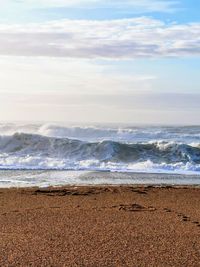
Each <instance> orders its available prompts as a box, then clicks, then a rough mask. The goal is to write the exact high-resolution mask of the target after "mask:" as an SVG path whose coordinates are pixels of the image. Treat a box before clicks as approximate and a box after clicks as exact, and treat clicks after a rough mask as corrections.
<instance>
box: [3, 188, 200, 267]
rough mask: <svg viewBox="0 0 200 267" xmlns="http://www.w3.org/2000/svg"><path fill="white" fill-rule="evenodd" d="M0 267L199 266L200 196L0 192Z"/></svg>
mask: <svg viewBox="0 0 200 267" xmlns="http://www.w3.org/2000/svg"><path fill="white" fill-rule="evenodd" d="M0 266H91V267H93V266H102V267H103V266H159V267H160V266H164V267H167V266H173V267H174V266H200V189H199V188H194V187H179V188H173V187H165V188H154V187H151V186H150V187H132V186H121V187H119V186H115V187H112V186H105V187H103V186H101V187H98V186H96V187H63V188H49V189H37V188H32V189H0Z"/></svg>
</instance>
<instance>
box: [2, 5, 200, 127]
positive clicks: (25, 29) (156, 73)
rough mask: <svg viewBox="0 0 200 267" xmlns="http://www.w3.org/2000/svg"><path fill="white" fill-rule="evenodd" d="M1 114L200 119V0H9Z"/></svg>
mask: <svg viewBox="0 0 200 267" xmlns="http://www.w3.org/2000/svg"><path fill="white" fill-rule="evenodd" d="M0 5H1V9H0V81H1V83H0V120H1V121H66V122H115V123H117V122H125V123H156V124H157V123H161V124H177V123H178V124H200V104H199V103H200V72H199V71H200V15H199V10H200V1H199V0H123V1H122V0H73V1H72V0H0Z"/></svg>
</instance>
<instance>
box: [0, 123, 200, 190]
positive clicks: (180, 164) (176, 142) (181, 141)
mask: <svg viewBox="0 0 200 267" xmlns="http://www.w3.org/2000/svg"><path fill="white" fill-rule="evenodd" d="M0 169H1V171H0V187H7V186H9V187H10V186H28V185H30V186H35V185H39V186H48V185H62V184H76V182H77V184H87V183H91V184H94V183H95V184H98V183H99V184H101V183H106V182H109V183H111V184H112V183H113V184H116V183H117V184H120V183H131V182H132V183H138V184H139V183H140V182H141V183H152V182H154V183H163V182H164V183H165V182H168V183H169V181H170V183H177V181H179V182H178V183H181V182H180V180H181V177H186V178H185V179H186V180H187V181H188V183H192V184H193V183H194V184H199V180H200V176H199V175H200V126H131V125H114V124H112V125H102V124H96V125H87V126H86V125H81V124H39V123H38V124H27V123H24V124H23V123H1V124H0ZM94 173H95V175H96V177H99V178H98V179H97V178H94ZM97 173H99V174H98V175H97ZM141 173H142V175H143V176H142V175H139V174H141ZM122 174H123V175H122ZM136 174H137V175H136ZM144 174H145V177H146V179H147V180H145V179H143V180H142V177H143V178H144ZM152 174H154V176H152ZM155 174H156V177H157V178H156V179H158V180H155V179H153V177H155ZM135 175H136V176H137V177H136V176H135ZM180 175H181V177H180ZM36 176H37V177H36ZM87 176H88V177H90V179H89V180H88V179H87ZM122 176H123V177H122ZM17 177H21V180H22V181H21V180H20V179H19V181H18V178H17ZM31 177H32V178H31ZM59 177H60V178H59ZM70 177H71V178H70ZM80 177H81V179H79V178H80ZM83 177H84V178H83ZM103 177H107V178H103ZM120 177H121V179H120ZM138 177H139V178H140V179H139V178H138ZM159 177H160V178H159ZM163 177H164V178H163ZM169 177H170V178H169ZM42 179H43V181H44V182H43V183H42ZM159 179H161V180H159ZM163 179H164V180H166V181H164V180H163ZM182 179H183V178H182ZM186 180H185V181H186ZM98 181H99V182H98ZM191 181H192V182H191ZM184 183H185V182H184Z"/></svg>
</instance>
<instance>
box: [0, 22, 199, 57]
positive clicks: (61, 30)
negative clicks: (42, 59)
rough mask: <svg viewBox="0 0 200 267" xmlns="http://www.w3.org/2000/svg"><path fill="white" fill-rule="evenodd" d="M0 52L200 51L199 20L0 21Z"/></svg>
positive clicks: (146, 53)
mask: <svg viewBox="0 0 200 267" xmlns="http://www.w3.org/2000/svg"><path fill="white" fill-rule="evenodd" d="M0 54H1V55H21V56H52V57H69V58H114V59H124V58H125V59H130V58H139V57H170V56H193V55H196V56H199V55H200V23H190V24H165V23H163V22H162V21H159V20H155V19H151V18H147V17H139V18H132V19H122V20H108V21H91V20H59V21H51V22H47V23H37V24H28V25H3V24H1V25H0Z"/></svg>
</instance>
